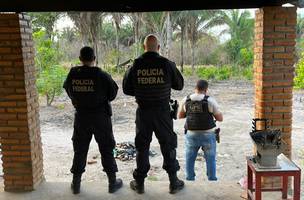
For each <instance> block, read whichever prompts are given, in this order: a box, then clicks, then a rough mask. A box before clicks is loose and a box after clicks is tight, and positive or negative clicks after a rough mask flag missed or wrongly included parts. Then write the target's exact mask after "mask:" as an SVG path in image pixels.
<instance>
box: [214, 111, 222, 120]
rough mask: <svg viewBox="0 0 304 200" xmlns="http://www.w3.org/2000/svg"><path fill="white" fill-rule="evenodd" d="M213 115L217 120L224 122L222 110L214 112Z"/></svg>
mask: <svg viewBox="0 0 304 200" xmlns="http://www.w3.org/2000/svg"><path fill="white" fill-rule="evenodd" d="M213 116H214V118H215V119H216V121H218V122H222V121H223V114H222V113H221V112H218V113H216V114H213Z"/></svg>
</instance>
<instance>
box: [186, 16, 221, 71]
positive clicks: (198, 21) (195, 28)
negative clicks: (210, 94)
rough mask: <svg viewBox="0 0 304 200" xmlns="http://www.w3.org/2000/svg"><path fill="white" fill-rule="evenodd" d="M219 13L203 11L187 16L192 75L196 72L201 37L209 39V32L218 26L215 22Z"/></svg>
mask: <svg viewBox="0 0 304 200" xmlns="http://www.w3.org/2000/svg"><path fill="white" fill-rule="evenodd" d="M218 14H219V11H214V10H202V11H189V12H188V14H187V16H188V20H187V26H186V29H187V32H188V36H189V41H190V47H191V57H192V59H191V68H192V73H193V72H194V65H195V48H196V44H197V42H198V40H199V38H200V37H202V36H206V37H208V36H209V34H208V32H207V31H208V30H209V29H210V28H211V27H213V26H216V25H219V24H216V23H214V22H213V20H214V19H215V18H216V17H217V15H218Z"/></svg>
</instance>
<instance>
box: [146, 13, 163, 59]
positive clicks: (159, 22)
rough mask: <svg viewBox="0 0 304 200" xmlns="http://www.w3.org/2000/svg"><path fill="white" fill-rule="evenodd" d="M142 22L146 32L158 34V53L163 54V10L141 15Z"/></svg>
mask: <svg viewBox="0 0 304 200" xmlns="http://www.w3.org/2000/svg"><path fill="white" fill-rule="evenodd" d="M143 21H144V24H145V25H146V29H147V32H148V33H155V34H156V35H157V36H158V39H159V43H160V47H161V48H160V53H161V54H163V55H164V54H165V44H166V41H165V40H166V35H165V33H166V13H165V12H150V13H146V14H145V15H144V17H143Z"/></svg>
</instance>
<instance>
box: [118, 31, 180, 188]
mask: <svg viewBox="0 0 304 200" xmlns="http://www.w3.org/2000/svg"><path fill="white" fill-rule="evenodd" d="M159 47H160V46H159V43H158V40H157V38H156V36H154V35H148V36H147V37H146V38H145V42H144V49H145V53H144V54H143V55H142V56H140V57H139V58H137V59H135V61H134V63H133V66H132V67H131V68H129V69H128V71H127V72H126V74H125V76H124V79H123V92H124V93H125V94H127V95H131V96H135V99H136V102H137V104H138V108H137V111H136V137H135V146H136V150H137V154H136V163H137V168H136V169H135V170H134V172H133V177H134V180H133V181H131V182H130V187H131V189H133V190H135V191H136V192H137V193H139V194H140V193H144V179H145V177H146V176H147V173H148V171H149V169H150V163H149V147H150V142H151V140H152V133H153V132H154V133H155V135H156V137H157V139H158V141H159V143H160V148H161V152H162V155H163V157H164V161H163V169H165V170H166V171H167V173H168V175H169V179H170V185H169V192H170V193H172V194H173V193H176V192H178V191H179V190H181V189H182V188H183V187H184V182H183V181H181V180H179V179H178V178H177V175H176V172H177V171H178V170H179V169H180V166H179V163H178V161H177V159H176V147H177V135H176V134H175V133H174V132H173V120H172V118H171V117H170V107H169V101H170V96H171V88H172V89H175V90H182V89H183V86H184V79H183V77H182V75H181V74H180V72H179V71H178V69H177V68H176V65H175V63H173V62H171V61H170V60H168V59H166V58H164V57H162V56H160V55H159V54H158V51H159Z"/></svg>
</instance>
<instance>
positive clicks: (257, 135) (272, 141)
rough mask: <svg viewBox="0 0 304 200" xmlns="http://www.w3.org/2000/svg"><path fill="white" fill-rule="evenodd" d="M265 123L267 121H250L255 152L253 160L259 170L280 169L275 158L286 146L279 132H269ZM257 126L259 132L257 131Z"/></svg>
mask: <svg viewBox="0 0 304 200" xmlns="http://www.w3.org/2000/svg"><path fill="white" fill-rule="evenodd" d="M267 122H268V120H267V119H253V121H252V124H253V127H252V128H253V129H252V131H251V132H250V136H251V139H252V140H253V143H254V145H255V147H256V150H257V155H255V156H254V160H255V161H256V162H257V164H258V166H259V167H260V168H280V166H279V165H278V163H277V156H278V155H279V154H281V153H282V152H283V150H284V148H285V147H286V144H285V142H284V141H283V140H282V139H281V131H280V130H270V129H269V128H268V123H267ZM258 123H260V124H258ZM263 124H264V126H263ZM257 125H259V128H260V129H261V130H257ZM262 127H264V128H262Z"/></svg>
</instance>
